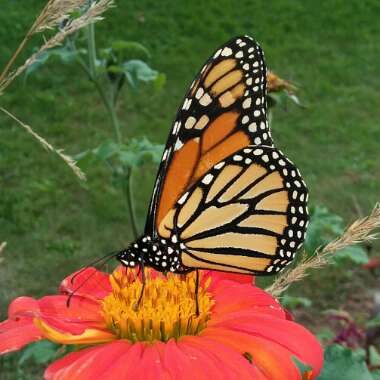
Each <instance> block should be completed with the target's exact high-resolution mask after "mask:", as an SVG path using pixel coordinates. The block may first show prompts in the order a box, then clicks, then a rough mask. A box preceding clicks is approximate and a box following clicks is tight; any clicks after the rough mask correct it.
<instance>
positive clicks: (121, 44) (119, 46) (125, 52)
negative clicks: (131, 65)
mask: <svg viewBox="0 0 380 380" xmlns="http://www.w3.org/2000/svg"><path fill="white" fill-rule="evenodd" d="M111 49H112V51H113V52H115V53H116V54H117V55H119V56H120V55H121V56H122V59H123V60H131V59H141V60H148V59H150V53H149V50H148V49H147V48H146V47H145V46H144V45H142V44H141V43H139V42H134V41H124V40H117V41H114V42H112V44H111ZM120 58H121V57H120Z"/></svg>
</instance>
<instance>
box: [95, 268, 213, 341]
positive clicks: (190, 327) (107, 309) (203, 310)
mask: <svg viewBox="0 0 380 380" xmlns="http://www.w3.org/2000/svg"><path fill="white" fill-rule="evenodd" d="M110 281H111V285H112V293H111V294H110V295H108V296H107V297H105V298H104V300H103V305H102V309H103V315H104V318H105V321H106V323H107V326H108V328H110V329H111V330H112V331H113V332H114V333H115V334H116V335H117V337H118V338H120V339H128V340H130V341H132V342H137V341H147V342H153V341H155V340H161V341H163V342H166V341H168V340H169V339H170V338H175V339H178V338H179V337H180V336H183V335H197V334H198V333H199V332H200V331H202V330H203V329H204V328H205V327H206V324H207V321H208V319H209V317H210V314H211V307H212V305H213V304H214V301H213V300H212V298H211V295H210V294H209V293H208V292H207V287H208V286H209V284H210V281H206V284H205V285H204V286H200V287H199V293H198V299H199V315H198V316H197V315H196V313H195V275H194V274H188V275H186V276H179V275H174V274H170V273H169V274H168V275H167V276H166V277H165V276H161V275H160V276H158V277H156V278H154V279H153V278H152V276H151V272H150V270H149V269H148V270H146V285H145V291H144V295H143V298H142V301H141V303H140V305H139V307H138V308H137V310H136V303H137V301H138V298H139V296H140V292H141V288H142V282H141V281H140V279H139V278H138V277H137V276H136V272H135V271H134V270H133V269H128V270H125V269H122V268H121V269H118V270H116V271H115V272H114V273H113V274H112V275H111V276H110Z"/></svg>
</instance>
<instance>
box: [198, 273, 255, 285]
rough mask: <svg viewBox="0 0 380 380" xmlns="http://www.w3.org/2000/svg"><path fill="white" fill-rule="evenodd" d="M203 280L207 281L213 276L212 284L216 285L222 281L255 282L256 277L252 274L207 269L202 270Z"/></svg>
mask: <svg viewBox="0 0 380 380" xmlns="http://www.w3.org/2000/svg"><path fill="white" fill-rule="evenodd" d="M202 274H203V276H202V278H203V281H206V280H207V278H208V277H211V278H212V284H213V285H216V284H218V283H219V282H221V281H233V282H237V283H241V284H251V285H254V284H255V277H254V276H252V275H251V274H239V273H229V272H219V271H213V270H205V271H203V272H202Z"/></svg>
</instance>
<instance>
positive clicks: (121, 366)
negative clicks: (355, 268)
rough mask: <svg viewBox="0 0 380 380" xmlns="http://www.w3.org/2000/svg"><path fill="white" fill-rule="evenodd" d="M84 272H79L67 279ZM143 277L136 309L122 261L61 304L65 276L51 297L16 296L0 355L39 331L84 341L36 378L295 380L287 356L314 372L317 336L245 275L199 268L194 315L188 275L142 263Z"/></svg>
mask: <svg viewBox="0 0 380 380" xmlns="http://www.w3.org/2000/svg"><path fill="white" fill-rule="evenodd" d="M93 271H94V269H87V270H85V271H84V272H82V273H81V274H79V275H78V276H77V277H76V278H75V284H80V283H82V282H83V280H84V279H86V278H88V276H89V273H93ZM148 277H149V278H148V281H147V286H146V290H145V293H144V298H143V303H142V304H141V305H140V307H139V308H138V310H137V311H135V308H134V306H135V302H136V299H137V297H138V295H139V290H140V289H141V283H140V280H139V279H136V278H135V274H134V272H133V271H130V270H129V271H125V270H124V269H121V268H120V269H118V270H117V271H115V272H114V274H113V275H111V276H109V275H107V274H104V273H101V272H96V275H95V276H93V277H92V278H91V280H89V281H87V282H86V283H85V285H84V286H83V287H82V288H81V289H80V290H79V291H78V292H77V293H76V295H75V296H74V297H73V298H72V302H71V305H70V307H69V308H68V307H67V306H66V301H67V295H66V294H67V293H70V292H71V291H72V290H73V288H75V286H74V285H73V284H72V283H71V278H72V276H70V277H69V278H66V279H65V280H64V281H63V282H62V284H61V287H60V295H55V296H46V297H43V298H41V299H39V300H34V299H32V298H29V297H20V298H17V299H16V300H14V301H13V302H12V304H11V305H10V307H9V319H8V320H6V321H4V322H2V323H0V338H1V339H0V353H5V352H9V351H12V350H17V349H20V348H22V347H23V346H25V345H26V344H28V343H30V342H33V341H36V340H39V339H49V340H51V341H53V342H57V343H61V344H75V345H86V348H83V349H80V350H79V351H76V352H73V353H70V354H68V355H66V356H65V357H64V358H63V359H60V360H57V361H56V362H54V363H53V364H51V365H50V366H49V367H48V368H47V369H46V371H45V379H54V380H76V379H80V380H90V379H91V380H92V379H96V378H97V379H102V380H106V379H112V380H113V379H134V380H138V379H141V380H142V379H144V380H149V379H162V380H164V379H165V380H166V379H175V380H181V379H184V380H187V379H191V380H193V379H197V380H201V379H226V380H230V379H242V380H245V379H254V380H301V378H302V376H301V374H300V372H299V370H298V369H297V367H296V365H295V364H294V360H293V359H294V358H297V359H298V360H300V361H301V362H303V363H304V364H307V365H308V366H310V367H311V368H312V371H310V372H308V379H315V378H316V377H317V375H318V374H319V372H320V369H321V366H322V361H323V359H322V357H323V353H322V348H321V346H320V344H319V343H318V341H317V340H316V338H315V337H314V336H313V335H312V334H311V333H310V332H308V331H307V330H306V329H305V328H303V327H302V326H300V325H298V324H297V323H295V322H293V321H290V320H288V319H287V318H286V313H285V311H284V310H283V309H282V308H281V306H280V305H279V303H278V302H277V301H276V300H275V299H273V298H272V297H271V296H270V295H269V294H267V293H266V292H264V291H263V290H261V289H259V288H257V287H255V286H253V285H252V284H251V283H250V282H251V281H252V278H250V277H247V276H245V277H242V276H236V277H235V278H234V277H233V276H230V275H229V276H227V277H226V276H224V275H221V274H220V273H215V272H206V273H205V274H204V275H203V278H202V281H201V287H200V292H199V305H200V315H199V316H196V315H195V314H194V285H195V281H194V276H193V275H187V276H186V278H182V277H181V276H175V275H168V277H164V276H162V275H161V274H157V273H155V272H153V271H150V272H149V271H148ZM235 280H237V281H235ZM244 281H245V282H244Z"/></svg>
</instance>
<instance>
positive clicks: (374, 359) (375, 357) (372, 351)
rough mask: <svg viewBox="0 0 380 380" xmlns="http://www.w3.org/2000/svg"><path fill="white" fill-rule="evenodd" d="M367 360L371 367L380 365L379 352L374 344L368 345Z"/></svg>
mask: <svg viewBox="0 0 380 380" xmlns="http://www.w3.org/2000/svg"><path fill="white" fill-rule="evenodd" d="M369 362H370V364H371V366H373V367H379V366H380V354H379V351H377V349H376V347H375V346H369Z"/></svg>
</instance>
